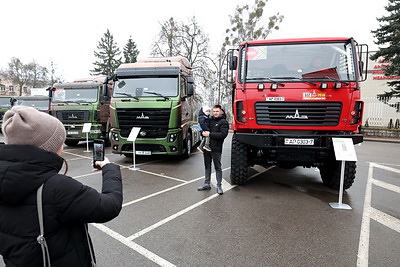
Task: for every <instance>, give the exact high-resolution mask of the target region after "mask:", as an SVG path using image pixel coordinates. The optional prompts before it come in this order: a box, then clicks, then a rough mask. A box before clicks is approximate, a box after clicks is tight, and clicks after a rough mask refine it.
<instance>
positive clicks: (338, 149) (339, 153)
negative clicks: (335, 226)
mask: <svg viewBox="0 0 400 267" xmlns="http://www.w3.org/2000/svg"><path fill="white" fill-rule="evenodd" d="M332 143H333V148H334V150H335V157H336V160H341V161H342V166H341V170H340V189H339V202H337V203H336V202H330V203H329V205H330V206H331V207H332V208H334V209H344V210H351V207H350V206H349V205H347V204H343V203H342V201H343V184H344V170H345V167H346V166H345V165H346V161H357V155H356V151H355V149H354V144H353V139H351V138H332Z"/></svg>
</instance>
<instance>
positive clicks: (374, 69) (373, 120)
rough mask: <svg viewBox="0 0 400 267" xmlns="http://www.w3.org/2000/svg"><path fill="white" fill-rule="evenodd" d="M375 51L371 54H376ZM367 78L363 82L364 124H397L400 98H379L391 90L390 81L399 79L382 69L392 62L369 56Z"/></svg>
mask: <svg viewBox="0 0 400 267" xmlns="http://www.w3.org/2000/svg"><path fill="white" fill-rule="evenodd" d="M375 53H376V52H375V51H372V52H370V53H369V55H373V54H375ZM367 64H368V71H367V80H366V81H364V82H363V83H362V84H361V90H362V92H361V98H362V100H363V101H364V103H365V104H364V115H363V125H364V126H367V127H368V126H371V127H373V126H375V127H388V126H390V124H392V126H394V125H395V123H396V121H400V110H399V106H400V99H399V98H392V99H379V98H378V95H379V94H382V93H384V92H389V91H391V89H390V87H389V86H388V85H387V82H388V81H391V80H396V79H397V80H399V79H400V76H389V77H388V76H385V73H384V70H383V69H382V68H383V67H384V66H385V65H387V64H390V62H388V61H385V60H384V59H383V58H378V59H377V60H371V59H369V57H368V62H367Z"/></svg>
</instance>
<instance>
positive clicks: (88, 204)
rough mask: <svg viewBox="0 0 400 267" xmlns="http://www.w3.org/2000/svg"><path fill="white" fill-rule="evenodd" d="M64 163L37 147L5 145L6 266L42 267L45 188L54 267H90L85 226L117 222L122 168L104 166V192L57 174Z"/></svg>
mask: <svg viewBox="0 0 400 267" xmlns="http://www.w3.org/2000/svg"><path fill="white" fill-rule="evenodd" d="M62 164H63V160H62V158H61V157H59V156H58V155H57V154H55V153H52V152H47V151H45V150H42V149H39V148H37V147H34V146H22V145H0V253H1V255H2V256H3V260H4V262H5V263H6V265H7V266H9V267H12V266H43V257H42V250H41V247H40V245H39V244H38V242H37V241H36V238H37V236H38V235H39V232H40V230H39V219H38V214H37V204H36V192H37V189H38V188H39V187H40V186H41V185H42V184H43V183H44V186H43V193H42V198H43V217H44V229H45V235H44V236H45V238H46V241H47V245H48V247H49V252H50V259H51V265H52V266H53V267H56V266H66V267H67V266H68V267H71V266H74V267H75V266H90V254H89V248H88V243H87V240H86V234H85V230H84V223H91V222H97V223H102V222H106V221H109V220H111V219H113V218H115V217H116V216H117V215H118V214H119V212H120V211H121V208H122V182H121V172H120V169H119V166H118V165H115V164H107V165H105V166H104V167H103V169H102V172H103V188H102V193H98V192H97V191H96V190H95V189H93V188H91V187H88V186H86V185H83V184H82V183H80V182H78V181H77V180H75V179H73V178H71V177H68V176H65V175H61V174H58V172H59V171H60V169H61V167H62Z"/></svg>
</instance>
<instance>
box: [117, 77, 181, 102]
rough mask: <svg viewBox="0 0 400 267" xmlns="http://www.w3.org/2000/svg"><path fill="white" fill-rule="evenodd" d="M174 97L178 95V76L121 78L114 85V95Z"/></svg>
mask: <svg viewBox="0 0 400 267" xmlns="http://www.w3.org/2000/svg"><path fill="white" fill-rule="evenodd" d="M129 95H130V96H132V97H152V98H154V97H160V96H161V97H164V98H165V97H172V96H177V95H178V77H177V76H173V77H169V76H168V77H165V76H158V77H137V78H136V77H133V78H131V77H129V78H119V79H118V80H117V81H116V82H115V85H114V90H113V96H114V97H127V96H129Z"/></svg>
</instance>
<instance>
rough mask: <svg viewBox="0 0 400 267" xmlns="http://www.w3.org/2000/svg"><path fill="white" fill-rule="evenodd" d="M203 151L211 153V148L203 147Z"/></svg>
mask: <svg viewBox="0 0 400 267" xmlns="http://www.w3.org/2000/svg"><path fill="white" fill-rule="evenodd" d="M203 149H204V150H206V151H208V152H211V148H210V147H209V146H207V145H205V146H203Z"/></svg>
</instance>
